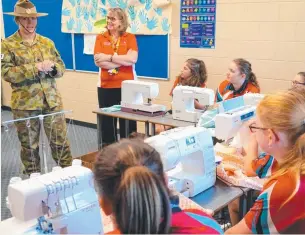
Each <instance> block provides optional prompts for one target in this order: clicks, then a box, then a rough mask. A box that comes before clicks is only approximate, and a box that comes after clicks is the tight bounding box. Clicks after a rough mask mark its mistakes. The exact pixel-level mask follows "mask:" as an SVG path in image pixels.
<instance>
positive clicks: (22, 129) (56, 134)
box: [12, 107, 72, 175]
mask: <svg viewBox="0 0 305 235" xmlns="http://www.w3.org/2000/svg"><path fill="white" fill-rule="evenodd" d="M61 110H62V109H61V107H55V108H53V109H50V108H46V109H44V110H16V109H15V110H12V112H13V116H14V119H20V118H27V117H34V116H38V115H40V114H42V115H45V114H50V113H54V112H59V111H61ZM15 125H16V128H17V131H18V138H19V141H20V143H21V154H20V156H21V161H22V163H23V165H24V167H25V169H24V173H25V174H27V175H29V174H31V173H33V172H40V170H41V169H40V156H39V138H40V128H41V125H40V121H39V118H34V119H30V120H25V121H17V122H16V123H15ZM43 127H44V130H45V134H46V136H47V138H48V140H49V144H50V148H51V152H52V157H53V159H54V160H55V162H56V163H57V165H59V166H61V167H66V166H70V165H71V163H72V155H71V151H70V143H69V141H68V138H67V131H66V130H67V128H66V122H65V117H64V115H63V114H59V115H54V116H46V117H44V119H43ZM45 164H46V163H45Z"/></svg>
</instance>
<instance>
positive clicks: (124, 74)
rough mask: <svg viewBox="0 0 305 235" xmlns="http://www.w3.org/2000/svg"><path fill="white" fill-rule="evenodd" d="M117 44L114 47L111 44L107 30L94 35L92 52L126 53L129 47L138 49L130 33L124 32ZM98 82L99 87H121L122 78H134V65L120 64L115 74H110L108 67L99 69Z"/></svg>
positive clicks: (134, 49) (133, 36) (134, 38)
mask: <svg viewBox="0 0 305 235" xmlns="http://www.w3.org/2000/svg"><path fill="white" fill-rule="evenodd" d="M118 40H119V41H118V45H117V46H116V47H115V48H114V46H113V44H112V39H111V35H110V34H109V32H108V31H106V32H104V33H102V34H99V35H98V36H97V37H96V41H95V46H94V54H98V53H104V54H107V55H114V54H115V53H117V54H118V55H126V54H127V52H128V51H129V50H130V49H131V50H133V51H138V45H137V40H136V37H135V35H133V34H131V33H127V32H126V33H124V34H123V35H122V36H120V38H119V39H118ZM99 76H100V82H99V87H102V88H121V84H122V82H123V81H124V80H134V79H135V78H136V72H135V66H132V65H131V66H121V67H119V68H118V72H117V73H116V74H111V73H109V72H108V69H103V68H102V69H100V72H99Z"/></svg>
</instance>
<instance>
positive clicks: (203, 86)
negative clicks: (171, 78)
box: [169, 77, 206, 96]
mask: <svg viewBox="0 0 305 235" xmlns="http://www.w3.org/2000/svg"><path fill="white" fill-rule="evenodd" d="M176 86H181V84H179V78H178V77H177V78H176V80H175V82H174V85H173V87H172V89H171V91H170V93H169V95H170V96H173V91H174V89H175V87H176ZM200 87H201V88H205V87H206V85H205V84H204V83H203V84H202V85H201V86H200Z"/></svg>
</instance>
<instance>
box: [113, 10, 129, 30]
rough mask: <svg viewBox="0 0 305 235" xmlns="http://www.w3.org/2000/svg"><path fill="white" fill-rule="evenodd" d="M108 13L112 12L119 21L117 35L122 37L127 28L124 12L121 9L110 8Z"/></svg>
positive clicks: (126, 18)
mask: <svg viewBox="0 0 305 235" xmlns="http://www.w3.org/2000/svg"><path fill="white" fill-rule="evenodd" d="M109 12H112V13H113V14H115V15H116V16H117V17H118V20H120V21H121V25H120V27H119V33H120V35H122V34H123V33H125V32H126V30H127V28H128V25H129V24H128V17H127V15H126V13H125V11H124V10H123V9H122V8H119V7H115V8H110V9H109Z"/></svg>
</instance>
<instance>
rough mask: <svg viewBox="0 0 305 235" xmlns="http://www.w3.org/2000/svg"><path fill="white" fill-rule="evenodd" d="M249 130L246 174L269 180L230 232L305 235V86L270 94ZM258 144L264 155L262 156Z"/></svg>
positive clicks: (261, 104)
mask: <svg viewBox="0 0 305 235" xmlns="http://www.w3.org/2000/svg"><path fill="white" fill-rule="evenodd" d="M249 128H250V131H251V133H252V134H251V136H250V143H249V145H248V148H247V150H246V157H245V168H246V173H247V174H248V175H249V176H256V175H258V176H259V177H261V178H265V177H268V179H267V181H266V182H265V184H264V186H263V190H262V192H261V193H260V195H259V196H258V198H257V199H256V201H255V203H254V205H253V207H252V208H251V209H250V211H249V212H248V213H247V214H246V216H245V217H244V218H243V219H242V221H240V222H239V223H238V224H237V225H235V226H233V227H232V228H230V229H229V230H227V231H226V233H231V234H242V233H246V234H251V233H266V234H275V233H288V234H305V213H304V212H305V203H304V198H305V89H304V88H301V92H300V89H299V88H298V89H294V88H292V89H291V90H289V91H287V92H283V93H278V94H274V95H269V96H266V97H265V98H264V99H263V100H262V101H261V102H260V103H259V105H258V107H257V116H256V120H255V122H253V123H252V124H251V125H250V126H249ZM258 147H260V149H262V150H263V151H264V152H265V153H264V154H261V155H260V156H259V154H258Z"/></svg>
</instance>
